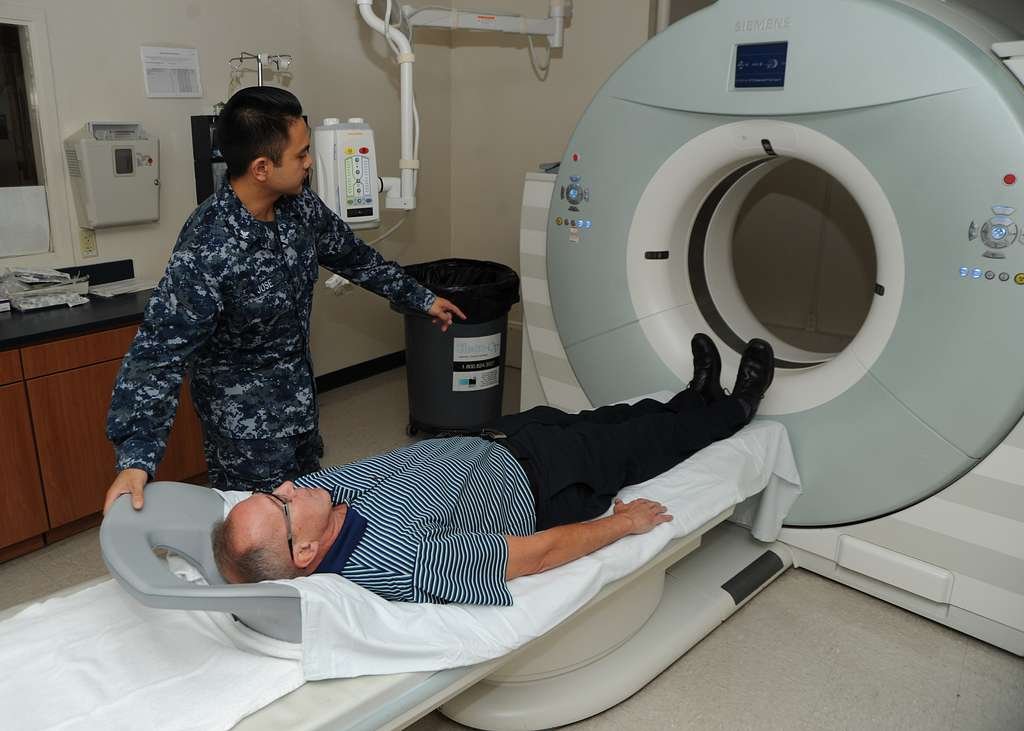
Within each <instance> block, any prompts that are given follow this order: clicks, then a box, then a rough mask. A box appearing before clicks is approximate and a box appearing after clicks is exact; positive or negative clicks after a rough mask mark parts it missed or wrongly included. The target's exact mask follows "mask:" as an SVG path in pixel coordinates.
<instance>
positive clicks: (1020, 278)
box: [1013, 272, 1024, 284]
mask: <svg viewBox="0 0 1024 731" xmlns="http://www.w3.org/2000/svg"><path fill="white" fill-rule="evenodd" d="M1013 281H1015V282H1016V283H1017V284H1024V272H1017V276H1015V277H1014V278H1013Z"/></svg>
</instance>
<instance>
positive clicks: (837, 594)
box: [0, 370, 1024, 731]
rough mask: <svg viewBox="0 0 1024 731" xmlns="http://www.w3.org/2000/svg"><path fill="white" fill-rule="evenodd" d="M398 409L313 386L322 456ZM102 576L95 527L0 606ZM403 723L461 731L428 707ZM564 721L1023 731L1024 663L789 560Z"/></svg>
mask: <svg viewBox="0 0 1024 731" xmlns="http://www.w3.org/2000/svg"><path fill="white" fill-rule="evenodd" d="M508 376H509V379H508V380H509V384H508V388H507V390H506V394H505V395H506V399H505V402H506V407H507V408H506V410H510V408H511V407H513V406H514V405H515V404H516V403H517V402H518V379H517V376H518V373H517V372H516V371H514V370H510V371H509V373H508ZM406 412H407V409H406V395H405V373H404V371H403V370H396V371H391V372H389V373H385V374H382V375H380V376H377V377H374V378H371V379H367V380H365V381H361V382H359V383H356V384H353V385H351V386H346V387H344V388H340V389H336V390H334V391H330V392H329V393H327V394H324V396H323V399H322V410H321V428H322V430H323V433H324V441H325V443H326V445H327V454H326V455H325V458H324V463H325V464H335V463H338V462H344V461H348V460H352V459H356V458H359V457H362V456H365V455H367V454H372V453H376V452H380V451H383V450H386V449H389V448H391V447H395V446H397V445H399V444H402V443H405V442H406V441H408V437H406V435H405V432H404V428H405V423H406V418H407V413H406ZM103 574H105V569H104V567H103V562H102V560H101V559H100V555H99V545H98V542H97V530H96V529H93V530H90V531H87V532H85V533H82V534H79V535H77V536H73V537H71V538H68V539H66V540H64V541H61V542H59V543H57V544H54V545H52V546H48V547H47V548H45V549H43V550H41V551H37V552H36V553H33V554H30V555H28V556H25V557H22V558H19V559H15V560H13V561H9V562H7V563H6V564H0V587H2V588H0V609H3V608H4V607H8V606H12V605H15V604H19V603H21V602H26V601H30V600H32V599H35V598H38V597H42V596H46V595H47V594H50V593H52V592H54V591H57V590H58V589H61V588H64V587H68V586H72V585H74V584H77V583H80V582H82V581H86V580H88V579H91V578H94V577H97V576H102V575H103ZM411 728H412V729H414V731H435V730H441V729H444V730H448V729H461V728H463V727H462V726H459V725H458V724H455V723H452V722H451V721H449V720H447V719H446V718H444V717H443V716H441V715H440V714H439V713H433V714H431V715H430V716H427V717H426V718H424V719H422V720H420V721H419V722H418V723H416V724H414V725H413V726H412V727H411ZM568 728H571V729H581V730H583V729H587V730H592V731H598V730H602V731H603V730H605V729H608V730H612V729H616V730H617V729H624V728H628V729H632V730H633V731H647V730H648V729H729V730H732V729H758V730H759V731H760V730H761V729H786V730H787V731H788V730H790V729H794V730H795V729H865V730H867V729H872V730H874V729H913V730H917V729H920V730H922V731H933V730H937V729H942V730H943V731H946V730H952V729H956V730H961V729H962V730H964V731H988V730H990V729H991V730H993V731H994V730H996V729H1005V730H1006V731H1024V660H1022V659H1021V658H1018V657H1015V656H1013V655H1010V654H1009V653H1006V652H1003V651H1001V650H997V649H995V648H993V647H991V646H989V645H986V644H984V643H982V642H979V641H977V640H974V639H972V638H970V637H967V636H966V635H962V634H960V633H958V632H955V631H953V630H950V629H948V628H946V627H943V626H941V625H938V624H935V623H933V622H930V621H928V620H925V619H922V618H920V617H918V616H916V615H914V614H910V613H908V612H905V611H903V610H901V609H898V608H896V607H894V606H891V605H889V604H886V603H884V602H881V601H878V600H876V599H874V598H872V597H869V596H867V595H865V594H861V593H860V592H857V591H854V590H853V589H849V588H847V587H844V586H842V585H840V584H836V583H833V582H830V581H827V580H825V579H822V578H820V577H818V576H816V575H814V574H811V573H807V572H805V571H801V570H798V569H795V570H790V571H789V572H787V573H786V574H784V575H783V576H782V577H780V578H779V579H778V580H776V581H775V582H774V583H773V584H772V585H771V586H769V587H768V588H767V589H765V591H764V592H762V593H761V595H759V596H758V597H757V598H755V599H754V600H753V601H752V602H751V603H750V604H749V605H747V606H746V607H744V608H743V609H741V610H740V611H739V612H737V613H736V614H735V615H734V616H733V617H732V618H730V619H729V620H728V621H727V622H726V623H725V624H723V625H722V626H721V627H720V628H718V629H717V630H715V631H714V632H713V633H711V634H710V635H709V636H708V637H707V638H705V639H704V640H703V641H702V642H701V643H700V644H698V645H697V646H696V647H695V648H693V649H692V650H691V651H690V652H689V653H687V654H686V655H684V656H683V657H682V658H681V659H680V660H678V661H677V662H676V663H674V664H673V665H672V666H671V667H670V668H669V669H667V670H666V671H665V672H664V673H662V674H661V675H660V676H659V677H657V678H656V679H655V680H654V681H653V682H652V683H650V684H649V685H648V686H647V687H646V688H644V689H643V690H642V691H640V692H639V693H637V694H636V695H635V696H633V697H632V698H630V699H629V700H627V701H626V702H624V703H622V704H620V705H619V706H617V707H615V708H612V709H611V710H609V711H606V712H605V713H602V714H600V715H598V716H595V717H593V718H590V719H587V720H585V721H582V722H580V723H578V724H574V725H573V726H570V727H568Z"/></svg>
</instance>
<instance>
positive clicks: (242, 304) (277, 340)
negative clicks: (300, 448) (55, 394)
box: [107, 182, 435, 475]
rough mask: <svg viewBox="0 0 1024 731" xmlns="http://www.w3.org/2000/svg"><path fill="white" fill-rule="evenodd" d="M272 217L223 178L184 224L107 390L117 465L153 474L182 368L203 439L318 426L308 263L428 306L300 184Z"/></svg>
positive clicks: (419, 290) (427, 299)
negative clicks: (261, 216)
mask: <svg viewBox="0 0 1024 731" xmlns="http://www.w3.org/2000/svg"><path fill="white" fill-rule="evenodd" d="M274 217H275V220H274V221H273V222H269V223H267V222H262V221H258V220H256V219H255V218H253V216H252V214H250V213H249V211H248V209H246V207H245V206H244V205H243V204H242V202H241V201H240V200H239V199H238V196H236V195H235V192H234V190H232V188H231V186H230V185H228V184H227V183H226V182H225V184H224V185H223V186H221V188H220V190H219V191H218V192H217V193H216V194H214V195H213V196H211V197H210V198H208V199H207V200H206V201H205V202H203V204H202V205H200V206H199V207H198V208H197V209H196V210H195V211H194V212H193V213H192V215H191V216H190V217H189V219H188V221H186V222H185V226H184V228H183V229H182V231H181V234H180V235H179V236H178V241H177V243H176V244H175V246H174V251H173V252H172V253H171V258H170V261H169V262H168V265H167V270H166V271H165V272H164V276H163V279H161V280H160V283H159V284H158V285H157V288H156V289H155V290H154V292H153V295H152V296H151V297H150V300H149V303H148V305H147V306H146V312H145V315H144V320H143V322H142V325H141V326H140V327H139V331H138V334H137V335H136V336H135V341H134V342H133V343H132V347H131V349H130V350H129V351H128V354H127V355H126V356H125V359H124V362H123V363H122V365H121V372H120V373H119V374H118V378H117V383H116V384H115V386H114V393H113V398H112V400H111V404H110V414H109V416H108V417H107V436H108V437H109V439H110V441H111V442H113V443H114V446H115V449H116V452H117V468H118V470H122V469H125V468H128V467H138V468H140V469H144V470H146V471H147V472H148V473H149V474H150V475H152V474H153V473H154V472H155V470H156V465H157V464H158V463H159V462H160V459H161V458H162V457H163V452H164V448H165V446H166V442H167V434H168V432H169V431H170V426H171V422H172V421H173V419H174V414H175V411H176V409H177V405H178V391H179V389H180V387H181V382H182V378H183V376H184V374H185V372H186V371H188V372H190V375H191V389H192V398H193V401H194V403H195V406H196V409H197V411H198V413H199V418H200V420H201V421H202V423H203V429H204V430H205V431H206V432H207V433H212V434H218V435H220V436H223V437H229V438H233V439H266V438H275V437H286V436H292V435H295V434H301V433H303V432H308V431H311V430H313V429H315V428H316V426H317V418H318V408H317V403H316V390H315V384H314V380H313V365H312V360H311V356H310V351H309V327H310V325H309V319H310V311H311V309H312V306H313V288H314V285H315V284H316V281H317V277H318V274H319V270H318V265H320V266H324V267H325V268H327V269H330V270H331V271H333V272H337V273H338V274H340V275H342V276H344V277H347V278H348V279H350V280H352V281H353V282H355V283H356V284H359V285H361V286H362V287H365V288H366V289H369V290H371V291H373V292H376V293H377V294H380V295H382V296H384V297H387V298H388V299H389V300H391V301H392V302H395V303H398V304H402V305H405V306H407V307H410V308H412V309H415V310H423V311H426V310H428V309H430V306H431V305H432V304H433V302H434V299H435V296H434V295H433V294H432V293H431V292H430V291H429V290H427V289H425V288H424V287H422V286H421V285H419V284H418V283H417V282H415V281H414V280H412V279H410V278H409V277H407V276H406V275H405V273H404V272H403V271H402V268H401V267H400V266H399V265H397V264H395V263H393V262H388V261H385V259H384V258H383V257H382V256H381V255H380V254H379V253H378V252H377V251H376V250H374V249H373V248H371V247H369V246H367V245H366V244H364V243H363V242H362V241H361V240H359V239H358V238H356V236H355V235H354V234H353V233H352V230H351V229H350V228H349V227H348V225H347V224H345V222H344V221H342V220H341V219H340V218H339V217H338V216H336V215H335V214H334V213H332V212H331V211H330V210H329V209H328V208H327V207H326V206H325V205H324V203H323V202H322V201H321V200H320V198H319V197H318V196H317V195H316V194H315V193H313V192H312V191H311V190H309V189H308V188H306V189H304V190H303V191H302V193H300V194H299V195H297V196H286V197H283V198H281V199H280V200H279V201H278V202H277V203H276V204H275V206H274Z"/></svg>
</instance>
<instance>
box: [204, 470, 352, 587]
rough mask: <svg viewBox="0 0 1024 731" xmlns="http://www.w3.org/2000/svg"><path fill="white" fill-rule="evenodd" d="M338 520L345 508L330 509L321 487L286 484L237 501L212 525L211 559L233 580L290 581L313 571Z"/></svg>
mask: <svg viewBox="0 0 1024 731" xmlns="http://www.w3.org/2000/svg"><path fill="white" fill-rule="evenodd" d="M284 504H287V507H288V514H287V515H286V514H285V510H284V507H285V506H284ZM339 509H340V513H338V512H336V511H338V510H339ZM343 521H344V507H343V506H341V507H340V508H334V507H333V506H332V504H331V498H330V495H329V494H328V493H327V492H326V491H324V490H320V489H317V488H311V489H302V488H296V486H295V485H294V484H293V483H291V482H285V483H283V484H282V485H280V486H279V487H278V488H277V489H276V490H274V494H273V496H271V495H266V494H261V493H257V494H254V495H252V496H251V497H249V498H247V499H245V500H243V501H241V502H240V503H238V504H237V505H235V507H234V508H232V510H231V512H230V513H229V514H228V517H227V518H226V519H224V520H222V521H218V522H217V523H216V524H215V525H214V527H213V531H212V533H211V540H212V542H213V555H214V559H215V560H216V562H217V568H218V569H219V570H220V573H221V576H223V577H224V579H225V580H227V581H228V582H230V583H232V584H237V583H255V582H258V581H267V580H273V579H294V578H295V577H297V576H303V575H306V574H309V573H312V571H313V570H314V569H315V568H316V566H317V565H318V564H319V562H320V560H321V559H322V558H323V555H324V553H326V551H327V550H328V549H329V548H330V546H331V544H332V543H333V541H334V539H335V538H336V537H337V534H338V531H339V530H340V528H341V523H342V522H343ZM289 525H290V526H291V532H292V550H291V552H289V545H288V534H289Z"/></svg>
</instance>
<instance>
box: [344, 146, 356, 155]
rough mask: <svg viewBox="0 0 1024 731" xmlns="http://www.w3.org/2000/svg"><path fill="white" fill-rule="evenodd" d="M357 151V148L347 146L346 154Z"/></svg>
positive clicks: (352, 153)
mask: <svg viewBox="0 0 1024 731" xmlns="http://www.w3.org/2000/svg"><path fill="white" fill-rule="evenodd" d="M355 151H356V148H354V147H346V148H345V154H346V155H354V154H355Z"/></svg>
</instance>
